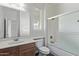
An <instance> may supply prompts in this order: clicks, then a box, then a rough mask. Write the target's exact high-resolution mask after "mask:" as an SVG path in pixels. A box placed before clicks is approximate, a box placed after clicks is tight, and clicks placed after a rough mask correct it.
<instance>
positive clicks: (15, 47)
mask: <svg viewBox="0 0 79 59" xmlns="http://www.w3.org/2000/svg"><path fill="white" fill-rule="evenodd" d="M35 51H36V47H35V41H33V40H31V41H30V40H25V41H20V42H17V43H10V41H6V42H4V43H2V42H1V43H0V56H34V55H35Z"/></svg>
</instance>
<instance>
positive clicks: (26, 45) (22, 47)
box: [19, 43, 35, 51]
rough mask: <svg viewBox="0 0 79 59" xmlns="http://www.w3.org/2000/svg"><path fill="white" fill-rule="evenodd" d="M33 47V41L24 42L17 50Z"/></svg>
mask: <svg viewBox="0 0 79 59" xmlns="http://www.w3.org/2000/svg"><path fill="white" fill-rule="evenodd" d="M34 47H35V43H29V44H24V45H21V46H19V50H20V51H22V50H27V49H30V48H34Z"/></svg>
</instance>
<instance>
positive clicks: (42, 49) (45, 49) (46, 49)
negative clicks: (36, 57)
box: [39, 47, 49, 54]
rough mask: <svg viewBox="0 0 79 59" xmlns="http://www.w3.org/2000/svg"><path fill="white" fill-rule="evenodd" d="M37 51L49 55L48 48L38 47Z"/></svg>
mask: <svg viewBox="0 0 79 59" xmlns="http://www.w3.org/2000/svg"><path fill="white" fill-rule="evenodd" d="M39 50H40V52H41V53H43V54H49V48H47V47H40V48H39Z"/></svg>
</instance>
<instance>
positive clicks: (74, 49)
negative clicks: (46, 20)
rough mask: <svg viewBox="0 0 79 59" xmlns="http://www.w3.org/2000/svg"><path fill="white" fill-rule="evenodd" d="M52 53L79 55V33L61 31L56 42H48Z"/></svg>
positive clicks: (57, 54)
mask: <svg viewBox="0 0 79 59" xmlns="http://www.w3.org/2000/svg"><path fill="white" fill-rule="evenodd" d="M48 47H49V49H50V51H51V54H54V55H56V56H79V33H61V36H60V38H59V39H58V41H56V42H55V43H51V42H49V43H48Z"/></svg>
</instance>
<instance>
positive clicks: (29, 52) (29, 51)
mask: <svg viewBox="0 0 79 59" xmlns="http://www.w3.org/2000/svg"><path fill="white" fill-rule="evenodd" d="M20 55H21V56H34V55H35V48H34V47H33V48H29V49H27V50H24V51H20Z"/></svg>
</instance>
